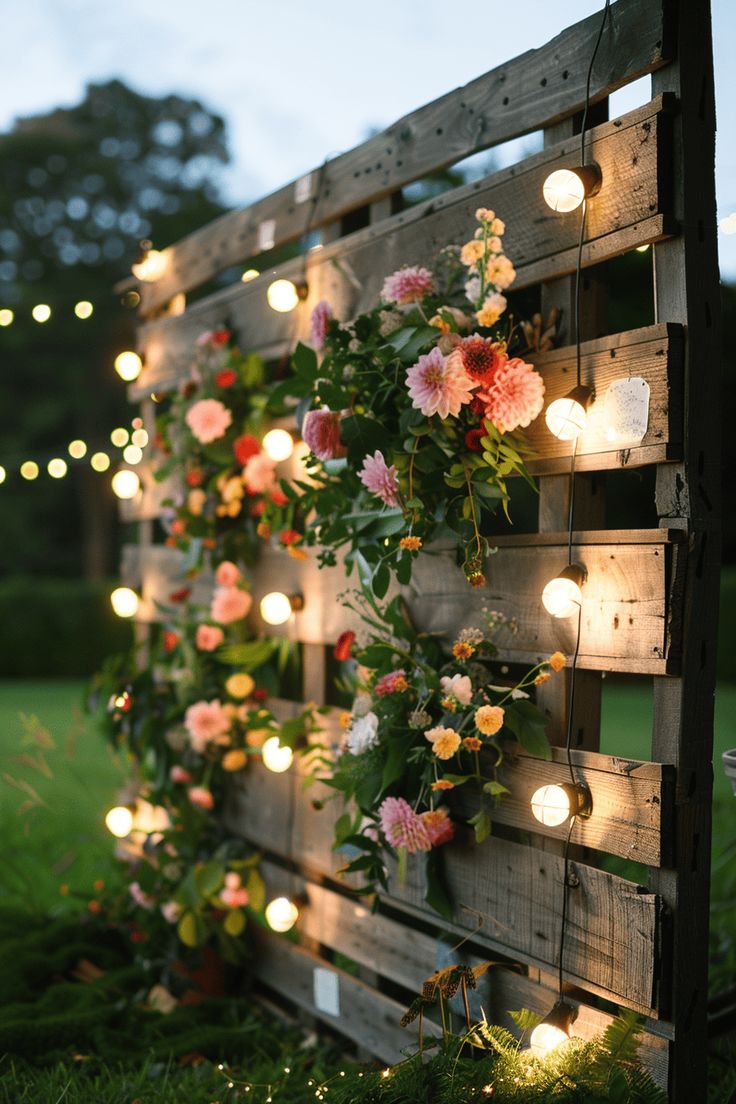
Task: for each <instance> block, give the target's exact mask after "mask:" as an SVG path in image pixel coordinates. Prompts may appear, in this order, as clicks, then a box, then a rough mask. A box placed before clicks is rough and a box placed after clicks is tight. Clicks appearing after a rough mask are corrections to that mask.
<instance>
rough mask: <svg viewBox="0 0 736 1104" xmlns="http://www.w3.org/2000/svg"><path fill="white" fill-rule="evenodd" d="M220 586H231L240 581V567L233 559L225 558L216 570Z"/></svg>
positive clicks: (216, 577) (216, 580) (216, 578)
mask: <svg viewBox="0 0 736 1104" xmlns="http://www.w3.org/2000/svg"><path fill="white" fill-rule="evenodd" d="M215 582H216V583H217V585H218V586H226V587H231V586H235V584H236V583H239V582H240V568H239V567H238V566H237V564H234V563H233V562H232V561H231V560H224V561H223V562H222V563H221V564H220V566H219V567H218V568H217V571H216V572H215Z"/></svg>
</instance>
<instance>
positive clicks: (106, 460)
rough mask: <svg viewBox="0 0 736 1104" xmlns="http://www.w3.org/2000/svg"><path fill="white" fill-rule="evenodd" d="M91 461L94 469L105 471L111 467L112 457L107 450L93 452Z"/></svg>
mask: <svg viewBox="0 0 736 1104" xmlns="http://www.w3.org/2000/svg"><path fill="white" fill-rule="evenodd" d="M89 463H90V467H91V468H93V469H94V471H96V472H105V471H107V469H108V468H109V467H110V457H109V456H108V455H107V453H106V452H93V453H92V456H91V457H90V461H89Z"/></svg>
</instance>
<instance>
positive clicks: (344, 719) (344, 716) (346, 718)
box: [340, 709, 353, 731]
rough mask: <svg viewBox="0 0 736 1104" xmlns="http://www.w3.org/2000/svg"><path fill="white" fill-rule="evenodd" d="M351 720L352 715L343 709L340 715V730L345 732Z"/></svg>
mask: <svg viewBox="0 0 736 1104" xmlns="http://www.w3.org/2000/svg"><path fill="white" fill-rule="evenodd" d="M352 720H353V715H352V713H351V712H350V710H349V709H343V711H342V713H341V714H340V728H342V729H343V730H345V731H347V729H349V728H350V725H351V723H352Z"/></svg>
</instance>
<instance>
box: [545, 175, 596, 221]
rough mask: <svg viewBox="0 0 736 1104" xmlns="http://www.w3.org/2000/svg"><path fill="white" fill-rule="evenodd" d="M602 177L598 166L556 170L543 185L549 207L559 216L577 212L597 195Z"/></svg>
mask: <svg viewBox="0 0 736 1104" xmlns="http://www.w3.org/2000/svg"><path fill="white" fill-rule="evenodd" d="M601 183H602V177H601V170H600V169H599V167H598V165H594V164H591V165H578V166H576V167H575V168H568V169H555V171H554V172H552V173H550V174H549V176H548V177H547V179H546V180H545V182H544V184H543V185H542V195H543V196H544V201H545V203H546V204H547V206H548V207H551V208H552V210H553V211H557V212H558V213H559V214H567V213H568V212H570V211H576V210H577V208H578V207H579V206H580V205H581V203H583V202H584V201H585V200H586V199H590V198H591V197H592V196H594V195H597V194H598V192H599V191H600V189H601Z"/></svg>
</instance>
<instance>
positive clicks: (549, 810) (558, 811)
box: [531, 782, 593, 828]
mask: <svg viewBox="0 0 736 1104" xmlns="http://www.w3.org/2000/svg"><path fill="white" fill-rule="evenodd" d="M531 806H532V813H533V814H534V816H535V817H536V819H537V820H538V821H539V823H540V824H544V826H545V827H546V828H556V827H557V825H558V824H564V823H565V821H566V820H569V818H570V817H572V816H576V817H589V816H590V814H591V812H592V811H593V803H592V798H591V796H590V790H589V789H588V787H587V786H585V785H583V783H582V782H576V783H575V785H573V784H572V783H571V782H563V783H562V785H560V786H557V785H547V786H540V787H539V789H538V790H535V791H534V793H533V794H532V797H531Z"/></svg>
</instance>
